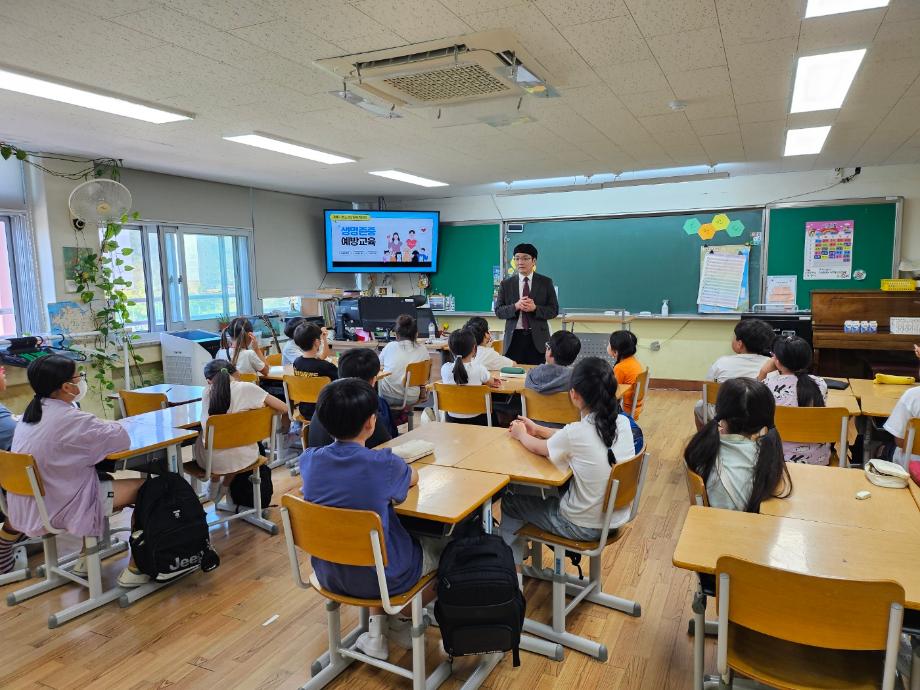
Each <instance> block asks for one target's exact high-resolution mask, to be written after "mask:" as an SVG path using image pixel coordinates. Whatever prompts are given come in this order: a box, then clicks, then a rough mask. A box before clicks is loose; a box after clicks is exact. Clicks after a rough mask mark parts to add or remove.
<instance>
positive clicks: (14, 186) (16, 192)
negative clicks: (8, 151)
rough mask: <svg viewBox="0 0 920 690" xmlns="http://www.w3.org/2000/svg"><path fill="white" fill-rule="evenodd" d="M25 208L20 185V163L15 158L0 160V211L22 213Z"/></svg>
mask: <svg viewBox="0 0 920 690" xmlns="http://www.w3.org/2000/svg"><path fill="white" fill-rule="evenodd" d="M26 208H27V206H26V198H25V190H24V188H23V185H22V163H21V162H20V161H18V160H16V159H15V158H13V159H11V160H3V159H2V158H0V209H2V210H5V211H22V210H25V209H26Z"/></svg>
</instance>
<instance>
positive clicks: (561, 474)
mask: <svg viewBox="0 0 920 690" xmlns="http://www.w3.org/2000/svg"><path fill="white" fill-rule="evenodd" d="M456 467H458V468H460V469H463V470H476V471H477V472H498V473H501V474H507V475H508V476H509V477H511V482H512V483H515V484H531V485H536V486H541V487H558V486H562V485H563V484H565V483H566V481H568V479H569V477H571V476H572V470H565V471H563V470H560V469H559V468H558V467H556V466H555V465H554V464H553V463H551V462H550V461H549V458H544V457H543V456H542V455H537V454H536V453H531V452H530V451H529V450H527V449H526V448H524V446H522V445H521V443H520V441H517V440H516V439H514V438H512V437H511V434H509V433H508V432H507V430H505V434H504V436H503V437H502V438H500V439H497V440H496V441H495V442H493V443H490V444H489V445H488V446H486V447H485V448H482V449H480V450H477V451H476V452H474V453H471V454H470V455H468V456H467V457H466V458H464V459H463V460H461V461H460V462H458V463H457V465H456Z"/></svg>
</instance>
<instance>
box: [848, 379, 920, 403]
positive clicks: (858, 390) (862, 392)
mask: <svg viewBox="0 0 920 690" xmlns="http://www.w3.org/2000/svg"><path fill="white" fill-rule="evenodd" d="M917 385H918V384H908V385H894V384H888V383H875V382H874V381H873V380H872V379H850V390H852V391H853V395H855V396H856V397H857V398H859V399H860V400H862V399H863V398H866V397H874V398H892V399H894V400H895V401H897V400H898V398H900V397H901V396H902V395H904V392H905V391H909V390H910V389H911V388H915V387H916V386H917Z"/></svg>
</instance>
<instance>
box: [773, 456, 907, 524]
mask: <svg viewBox="0 0 920 690" xmlns="http://www.w3.org/2000/svg"><path fill="white" fill-rule="evenodd" d="M786 467H787V468H788V469H789V475H790V476H791V477H792V495H790V496H789V497H788V498H771V499H769V500H767V501H764V502H763V503H762V504H761V506H760V512H761V513H762V514H764V515H775V516H777V517H786V518H795V519H798V520H813V521H815V522H824V523H828V524H831V525H847V526H850V527H864V528H867V529H873V530H885V531H892V532H905V533H911V534H918V533H920V509H918V507H917V504H916V503H915V502H914V499H913V498H912V497H911V495H910V492H909V491H905V490H904V489H885V488H883V487H881V486H875V484H873V483H872V482H870V481H869V480H868V479H866V475H865V473H864V472H863V471H862V470H857V469H846V468H842V467H823V466H820V465H803V464H798V463H791V462H790V463H787V465H786ZM863 490H865V491H869V492H871V494H872V496H871V498H867V499H865V500H862V501H859V500H857V499H856V492H857V491H863Z"/></svg>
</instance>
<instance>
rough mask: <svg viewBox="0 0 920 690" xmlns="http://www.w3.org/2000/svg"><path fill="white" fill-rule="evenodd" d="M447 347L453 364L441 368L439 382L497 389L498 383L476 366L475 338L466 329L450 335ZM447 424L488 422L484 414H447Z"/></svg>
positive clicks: (482, 424)
mask: <svg viewBox="0 0 920 690" xmlns="http://www.w3.org/2000/svg"><path fill="white" fill-rule="evenodd" d="M447 346H448V347H449V348H450V353H451V355H452V356H453V358H454V361H453V362H447V363H445V364H444V365H443V366H442V367H441V382H442V383H453V384H456V385H458V386H480V385H483V384H486V385H489V386H492V387H493V388H494V387H497V386H498V385H500V383H501V382H500V381H498V380H497V379H493V378H492V375H491V374H490V373H489V372H488V370H487V369H484V368H483V367H482V366H480V365H479V364H477V363H476V362H475V361H474V360H475V358H476V336H475V335H474V334H473V332H472V331H471V330H469V329H467V328H461V329H460V330H457V331H454V332H453V333H451V334H450V337H449V338H448V339H447ZM447 421H448V422H457V423H458V424H478V425H480V426H487V425H488V423H489V421H488V419H487V418H486V415H485V413H482V414H478V415H477V414H461V413H460V412H448V413H447Z"/></svg>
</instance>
